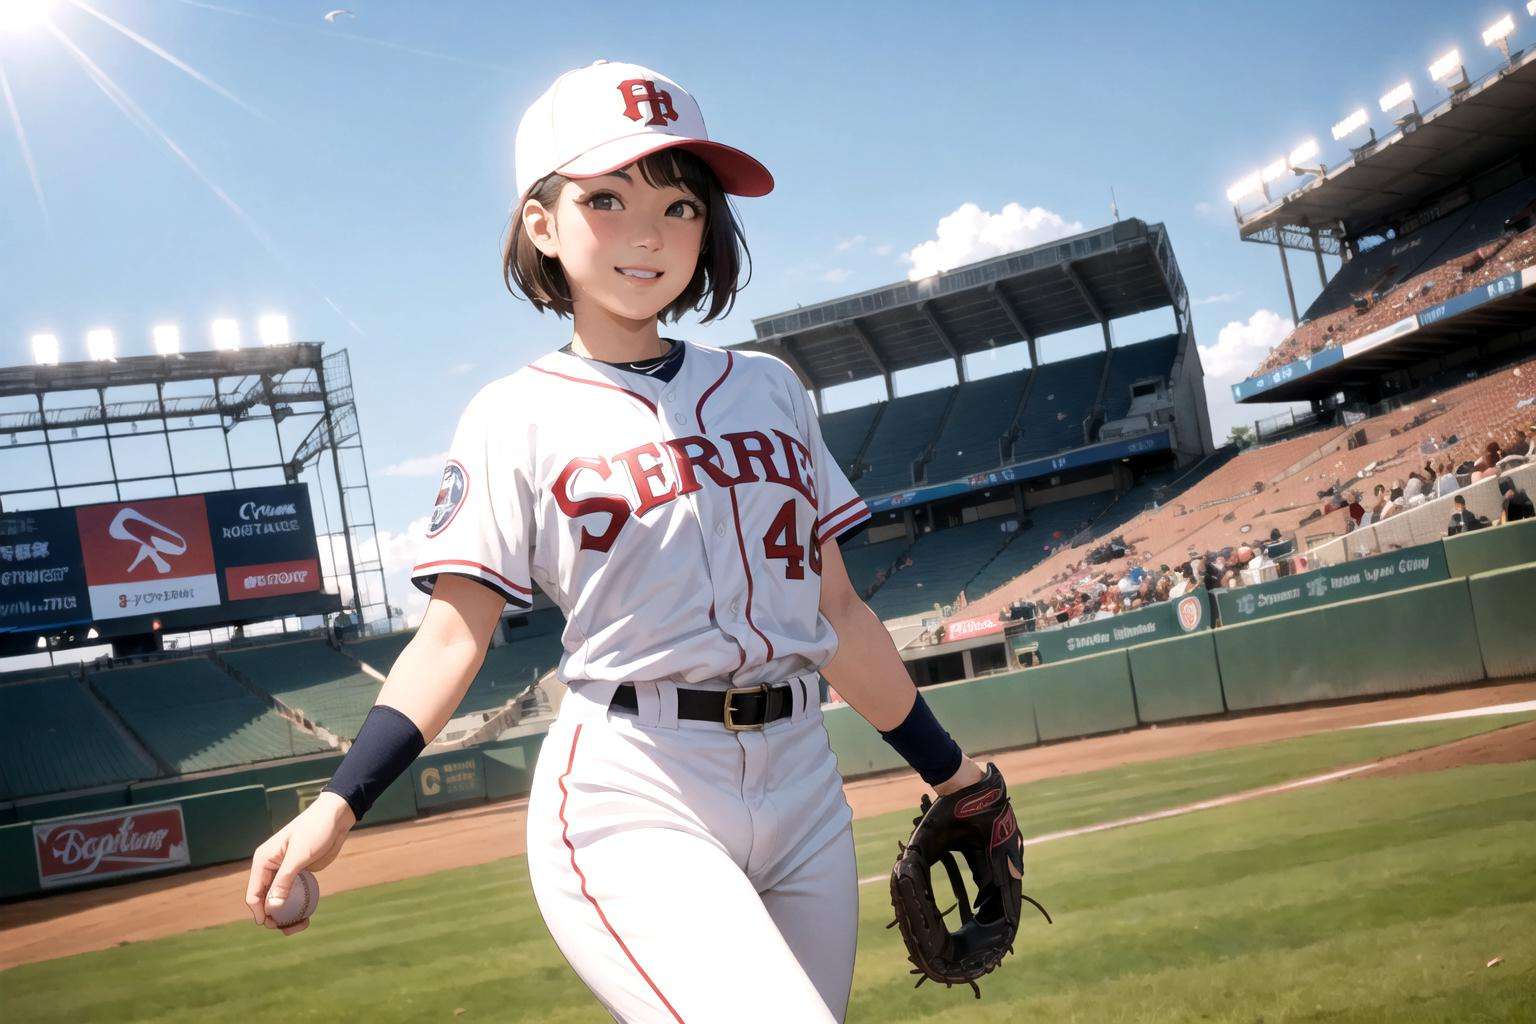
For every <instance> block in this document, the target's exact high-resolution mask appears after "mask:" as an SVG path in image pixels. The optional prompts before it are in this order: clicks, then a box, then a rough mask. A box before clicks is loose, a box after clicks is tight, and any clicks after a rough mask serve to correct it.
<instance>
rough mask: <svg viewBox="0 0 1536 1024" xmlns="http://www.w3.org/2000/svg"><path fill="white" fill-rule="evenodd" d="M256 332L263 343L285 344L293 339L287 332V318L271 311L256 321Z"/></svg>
mask: <svg viewBox="0 0 1536 1024" xmlns="http://www.w3.org/2000/svg"><path fill="white" fill-rule="evenodd" d="M256 333H257V334H258V335H260V336H261V343H262V344H263V345H287V344H288V343H289V342H291V341H293V338H292V337H291V336H290V335H289V334H288V318H287V317H285V316H282V315H281V314H277V313H273V314H270V315H268V316H264V317H262V318H261V319H260V320H258V321H256Z"/></svg>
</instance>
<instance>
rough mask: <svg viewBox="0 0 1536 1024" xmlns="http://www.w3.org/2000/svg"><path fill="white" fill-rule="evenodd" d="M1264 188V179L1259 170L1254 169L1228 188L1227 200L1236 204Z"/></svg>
mask: <svg viewBox="0 0 1536 1024" xmlns="http://www.w3.org/2000/svg"><path fill="white" fill-rule="evenodd" d="M1263 188H1264V182H1263V179H1262V178H1261V177H1260V175H1259V172H1258V171H1254V172H1253V173H1252V174H1250V175H1248V176H1247V177H1246V178H1243V179H1241V180H1239V181H1237V182H1234V183H1233V185H1232V187H1231V188H1229V189H1227V202H1229V203H1234V204H1235V203H1238V202H1241V201H1242V200H1243V199H1245V198H1247V197H1248V196H1251V195H1253V194H1254V193H1255V192H1260V191H1262V190H1263Z"/></svg>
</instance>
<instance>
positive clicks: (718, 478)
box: [663, 435, 739, 495]
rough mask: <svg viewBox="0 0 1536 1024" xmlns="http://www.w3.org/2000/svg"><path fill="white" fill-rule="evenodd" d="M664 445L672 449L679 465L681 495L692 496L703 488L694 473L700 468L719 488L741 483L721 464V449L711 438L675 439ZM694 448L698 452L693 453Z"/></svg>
mask: <svg viewBox="0 0 1536 1024" xmlns="http://www.w3.org/2000/svg"><path fill="white" fill-rule="evenodd" d="M663 443H664V444H665V445H666V446H667V447H668V448H670V449H672V455H673V456H674V458H675V461H676V463H677V479H678V489H677V493H678V494H679V495H682V494H692V493H693V492H694V491H696V490H698V489H699V488H700V487H701V486H702V485H701V484H700V483H699V478H698V476H697V475H695V473H694V470H696V469H698V468H699V467H700V466H703V467H704V472H705V473H707V474H708V475H709V479H710V480H711V481H713V482H714V484H715V486H717V487H734V486H736V484H737V483H738V482H739V481H737V480H736V478H735V477H733V476H731V475H730V474H729V473H727V472H726V471H725V467H724V466H722V465H721V464H720V449H718V448H716V447H715V445H714V442H713V441H711V440H710V439H709V438H707V437H699V436H698V435H694V436H692V437H674V438H672V439H671V440H669V441H664V442H663ZM692 448H697V449H698V451H697V452H694V451H691V450H690V449H692Z"/></svg>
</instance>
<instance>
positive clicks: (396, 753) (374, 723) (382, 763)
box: [321, 704, 427, 821]
mask: <svg viewBox="0 0 1536 1024" xmlns="http://www.w3.org/2000/svg"><path fill="white" fill-rule="evenodd" d="M426 746H427V741H426V740H424V739H422V737H421V730H420V729H418V728H417V727H416V723H415V722H413V721H411V720H410V719H409V718H407V717H406V716H405V715H403V714H401V713H400V712H399V711H397V710H395V709H394V708H392V707H390V706H389V705H387V704H375V705H374V706H373V708H372V709H371V710H370V711H369V712H368V717H367V718H365V719H363V727H362V728H361V729H359V730H357V739H355V740H353V741H352V747H351V749H350V750H348V751H347V754H346V756H345V757H343V758H342V759H341V764H339V765H337V767H336V774H335V775H333V776H331V781H330V782H327V783H326V784H325V787H324V789H322V790H321V792H323V793H335V794H336V795H337V796H339V797H341V798H342V799H343V800H345V801H346V802H347V805H348V806H349V807H351V808H352V813H353V814H354V815H355V816H356V817H357V820H358V821H362V820H363V815H365V814H367V813H368V808H370V807H372V806H373V802H374V801H375V800H377V799H378V798H379V794H380V793H382V792H384V790H386V789H388V788H389V784H390V783H391V782H394V781H395V779H396V778H397V777H398V776H399V775H400V773H401V772H403V771H405V769H406V768H408V767H409V766H410V764H411V762H412V761H414V760H416V757H417V755H419V754H420V753H421V752H422V751H423V750H425V749H426Z"/></svg>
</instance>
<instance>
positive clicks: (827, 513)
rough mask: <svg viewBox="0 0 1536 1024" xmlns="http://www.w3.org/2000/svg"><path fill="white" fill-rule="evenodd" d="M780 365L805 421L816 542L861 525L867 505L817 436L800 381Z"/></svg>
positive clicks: (816, 421)
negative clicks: (813, 477)
mask: <svg viewBox="0 0 1536 1024" xmlns="http://www.w3.org/2000/svg"><path fill="white" fill-rule="evenodd" d="M781 365H784V371H785V373H786V374H787V375H788V377H789V380H790V387H791V388H792V389H793V391H794V395H795V399H796V403H795V404H796V408H798V409H799V410H800V415H801V416H802V418H803V419H804V420H805V423H806V433H805V436H806V441H807V445H806V446H807V447H808V448H810V450H811V464H812V468H813V470H814V472H815V474H816V498H817V502H818V505H817V510H816V541H817V543H818V544H819V543H823V542H825V541H826V540H828V539H830V538H835V537H839V536H841V535H842V534H844V533H847V532H848V531H849V530H852V529H854V528H856V527H858V526H859V525H861V524H862V523H863V522H864V521H865V520H867V519H868V518H869V506H867V505H865V504H864V499H863V498H861V497H859V492H858V491H856V490H854V489H853V484H851V483H849V482H848V474H846V473H844V472H843V467H842V466H840V465H838V463H837V458H836V457H835V456H833V454H832V452H831V451H830V450H829V449H828V448H827V442H826V441H825V440H823V438H822V436H821V421H820V420H819V419H818V418H817V417H816V410H815V408H814V407H813V406H812V405H811V399H810V396H809V395H808V394H806V391H805V388H804V387H803V386H802V385H801V384H800V378H799V377H798V376H796V374H795V371H794V370H791V369H790V368H789V366H788V365H787V364H781Z"/></svg>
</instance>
